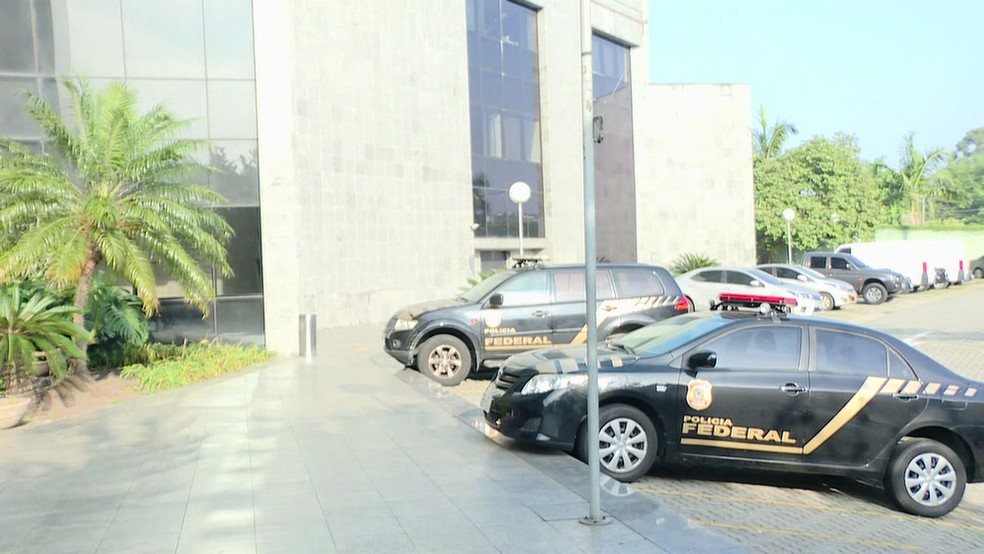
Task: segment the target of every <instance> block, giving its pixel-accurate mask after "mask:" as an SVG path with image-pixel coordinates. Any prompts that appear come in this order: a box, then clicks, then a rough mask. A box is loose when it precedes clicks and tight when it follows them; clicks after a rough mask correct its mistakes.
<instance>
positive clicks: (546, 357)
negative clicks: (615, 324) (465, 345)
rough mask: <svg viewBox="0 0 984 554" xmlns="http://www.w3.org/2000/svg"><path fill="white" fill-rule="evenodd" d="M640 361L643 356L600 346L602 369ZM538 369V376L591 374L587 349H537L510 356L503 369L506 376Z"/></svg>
mask: <svg viewBox="0 0 984 554" xmlns="http://www.w3.org/2000/svg"><path fill="white" fill-rule="evenodd" d="M637 361H639V356H637V355H634V354H629V353H627V352H625V351H624V350H619V349H616V348H613V347H611V346H609V345H608V344H607V343H605V344H599V345H598V369H599V370H605V369H618V368H620V367H626V366H630V365H632V364H634V363H636V362H637ZM530 369H535V370H536V371H537V373H541V374H544V373H573V372H576V371H587V369H588V362H587V347H586V346H585V345H583V344H582V345H579V346H564V347H560V348H549V349H545V350H534V351H532V352H524V353H522V354H515V355H513V356H510V357H509V359H508V360H506V363H505V364H504V365H503V366H502V370H503V371H504V372H506V373H511V374H518V373H523V372H526V371H529V370H530Z"/></svg>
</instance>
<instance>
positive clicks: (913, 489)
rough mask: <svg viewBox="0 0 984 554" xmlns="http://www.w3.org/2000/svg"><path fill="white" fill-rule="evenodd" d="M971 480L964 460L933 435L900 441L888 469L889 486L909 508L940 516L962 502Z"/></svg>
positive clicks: (901, 503) (897, 501)
mask: <svg viewBox="0 0 984 554" xmlns="http://www.w3.org/2000/svg"><path fill="white" fill-rule="evenodd" d="M966 484H967V473H966V471H965V470H964V465H963V460H961V459H960V456H957V454H956V452H954V451H953V450H951V449H950V448H949V447H947V446H946V445H944V444H941V443H938V442H936V441H934V440H929V439H915V440H908V441H903V442H901V443H899V445H898V446H897V447H896V448H895V452H894V453H893V454H892V459H891V461H890V462H889V464H888V470H887V472H886V473H885V490H887V491H888V493H889V494H890V495H891V496H892V499H893V500H895V502H896V503H897V504H898V505H899V507H901V508H902V509H903V510H905V511H906V512H909V513H910V514H915V515H917V516H923V517H940V516H942V515H945V514H948V513H950V511H951V510H953V509H954V508H956V507H957V504H960V499H961V498H963V493H964V488H965V487H966Z"/></svg>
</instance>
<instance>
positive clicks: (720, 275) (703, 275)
mask: <svg viewBox="0 0 984 554" xmlns="http://www.w3.org/2000/svg"><path fill="white" fill-rule="evenodd" d="M693 280H694V281H703V282H705V283H723V282H724V272H723V271H721V270H719V269H711V270H708V271H701V272H700V273H695V274H694V276H693Z"/></svg>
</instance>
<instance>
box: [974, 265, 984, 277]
mask: <svg viewBox="0 0 984 554" xmlns="http://www.w3.org/2000/svg"><path fill="white" fill-rule="evenodd" d="M974 278H975V279H984V269H981V268H979V267H975V268H974Z"/></svg>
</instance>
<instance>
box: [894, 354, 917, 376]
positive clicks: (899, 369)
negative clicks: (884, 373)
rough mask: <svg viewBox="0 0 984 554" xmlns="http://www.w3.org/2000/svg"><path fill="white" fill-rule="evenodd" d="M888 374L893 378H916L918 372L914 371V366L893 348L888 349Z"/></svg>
mask: <svg viewBox="0 0 984 554" xmlns="http://www.w3.org/2000/svg"><path fill="white" fill-rule="evenodd" d="M888 376H889V377H891V378H893V379H915V378H916V374H915V373H913V371H912V368H911V367H909V364H907V363H906V362H905V360H903V359H902V357H901V356H899V355H898V354H896V353H895V352H894V351H892V350H889V351H888Z"/></svg>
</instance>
